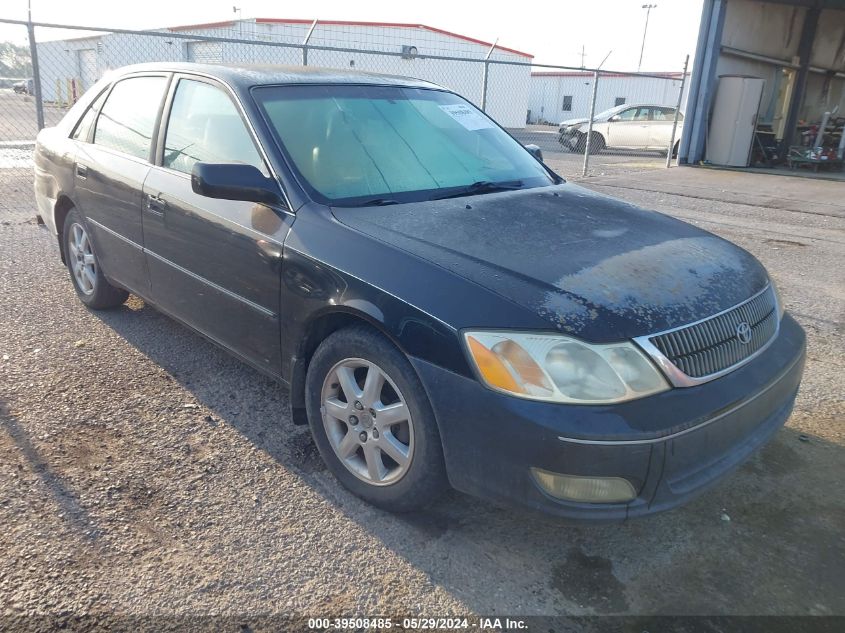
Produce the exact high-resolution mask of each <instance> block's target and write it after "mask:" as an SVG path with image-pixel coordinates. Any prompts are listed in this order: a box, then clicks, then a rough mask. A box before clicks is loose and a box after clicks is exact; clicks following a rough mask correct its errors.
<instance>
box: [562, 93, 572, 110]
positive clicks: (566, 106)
mask: <svg viewBox="0 0 845 633" xmlns="http://www.w3.org/2000/svg"><path fill="white" fill-rule="evenodd" d="M563 111H564V112H572V95H566V96H565V97H564V98H563Z"/></svg>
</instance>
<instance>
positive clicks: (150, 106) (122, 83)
mask: <svg viewBox="0 0 845 633" xmlns="http://www.w3.org/2000/svg"><path fill="white" fill-rule="evenodd" d="M168 79H169V76H168V75H167V74H165V73H162V74H149V75H141V76H131V77H127V78H124V79H121V80H119V81H117V82H116V83H115V84H114V85H113V86H112V88H111V91H110V92H109V93H108V95H107V96H106V97H105V102H104V103H103V105H102V108H100V109H99V112H97V113H96V121H95V122H94V127H93V130H92V131H91V132H89V133H88V135H89V136H88V138H89V140H90V141H91V142H82V143H79V144H78V146H77V152H76V162H75V165H74V171H75V192H74V194H75V197H76V203H77V205H78V207H79V208H80V211H81V212H82V214H83V216H85V219H86V223H87V224H88V228H89V230H90V233H91V235H92V239H93V242H94V248H95V249H96V251H97V256H98V258H99V260H100V265H101V266H102V269H103V273H104V274H105V275H106V277H108V278H109V279H111V280H112V281H114V282H116V283H117V284H119V285H121V286H123V287H125V288H127V289H129V290H132V291H134V292H137V293H139V294H141V295H146V294H147V292H148V290H149V280H148V276H147V272H146V265H145V263H144V254H143V242H144V240H143V231H142V227H141V202H142V198H141V190H142V187H143V184H144V179H145V178H146V177H147V173H148V172H149V171H150V158H151V154H152V149H153V136H154V130H155V129H156V122H157V120H158V118H159V117H160V115H161V107H162V103H163V101H164V96H165V93H166V91H167V83H168Z"/></svg>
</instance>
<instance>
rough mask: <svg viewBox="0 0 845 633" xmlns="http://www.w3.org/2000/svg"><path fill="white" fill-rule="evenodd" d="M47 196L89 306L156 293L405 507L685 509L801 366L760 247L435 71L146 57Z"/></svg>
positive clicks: (57, 173)
mask: <svg viewBox="0 0 845 633" xmlns="http://www.w3.org/2000/svg"><path fill="white" fill-rule="evenodd" d="M35 191H36V197H37V204H38V213H39V215H40V217H41V219H42V220H43V222H44V223H45V224H46V225H47V227H48V228H49V229H50V230H51V231H52V232H53V233H54V234H55V235H56V237H57V243H58V247H59V253H60V256H61V259H62V261H63V262H64V263H65V264H66V265H67V268H68V271H69V273H70V280H71V282H72V283H73V286H74V289H75V291H76V294H77V295H78V297H79V299H80V300H81V301H82V303H83V304H85V305H86V306H87V307H88V308H90V309H93V310H100V309H108V308H115V307H118V306H120V305H121V304H122V303H123V302H124V301H125V300H126V299H127V296H128V294H129V293H133V294H135V295H137V296H138V297H141V298H142V299H143V300H144V301H146V302H148V303H149V304H151V305H153V306H155V307H156V308H158V309H159V310H161V311H162V312H164V313H166V314H168V315H170V316H171V317H173V318H174V319H176V320H178V321H180V322H182V323H184V324H185V325H187V326H189V327H190V328H192V329H193V330H195V331H196V332H198V333H199V334H201V335H203V336H204V337H206V338H208V339H209V340H211V341H213V342H214V343H216V344H218V345H220V346H221V347H223V348H225V349H227V350H229V351H230V352H231V353H232V354H234V355H235V356H237V357H238V358H239V359H241V360H242V361H244V362H245V363H247V364H249V365H251V366H252V367H254V368H255V369H257V370H258V371H260V372H263V373H264V374H266V375H268V376H271V377H273V378H275V379H276V380H278V381H279V382H280V383H281V384H283V385H285V386H287V388H288V389H289V394H290V396H289V399H290V407H291V418H292V420H293V422H294V423H296V424H308V425H310V429H311V432H312V434H313V437H314V442H315V443H316V446H317V448H318V449H319V451H320V454H321V455H322V457H323V459H324V460H325V462H326V464H327V466H328V468H329V469H330V470H331V472H332V473H333V474H334V475H335V477H336V478H337V479H338V480H339V481H340V483H342V484H343V485H344V486H346V487H347V488H348V489H349V490H351V491H352V492H353V493H355V494H356V495H358V496H360V497H362V498H363V499H365V500H367V501H369V502H371V503H373V504H375V505H378V506H380V507H382V508H386V509H390V510H393V511H407V510H411V509H415V508H420V507H422V506H425V505H426V504H428V503H430V502H431V501H432V500H434V499H435V498H436V497H437V496H438V495H439V494H440V493H441V492H442V491H443V490H444V489H447V488H448V487H449V486H450V485H451V486H452V487H454V488H456V489H458V490H461V491H464V492H467V493H470V494H473V495H478V496H481V497H485V498H488V499H493V500H498V501H503V502H507V503H511V504H517V505H522V506H523V507H529V508H533V509H536V510H540V511H544V512H547V513H550V514H554V515H558V516H563V517H569V518H575V519H588V520H608V519H625V518H628V517H634V516H639V515H645V514H649V513H653V512H656V511H660V510H665V509H668V508H672V507H674V506H677V505H679V504H681V503H683V502H685V501H687V500H688V499H690V498H692V497H693V496H694V495H696V494H698V493H700V492H701V491H703V490H705V489H706V488H707V487H708V486H709V485H711V484H713V483H714V482H716V481H717V480H719V479H720V478H721V477H722V476H724V475H725V474H726V473H728V472H730V471H731V470H732V469H734V468H735V467H736V466H737V465H738V464H740V463H741V462H742V461H743V460H744V459H746V458H747V457H748V456H749V455H751V454H752V453H753V452H754V451H755V450H757V449H759V448H760V447H761V446H763V445H764V444H765V443H766V441H767V440H769V439H770V438H771V437H772V436H773V435H774V434H775V433H776V432H777V430H778V429H779V428H780V427H781V426H782V425H783V424H784V422H785V421H786V419H787V418H788V416H789V415H790V412H791V410H792V406H793V402H794V400H795V396H796V391H797V390H798V386H799V382H800V380H801V375H802V371H803V365H804V346H805V343H804V333H803V331H802V330H801V328H800V327H799V326H798V324H797V323H796V322H795V321H794V320H793V319H792V318H791V317H790V316H789V315H788V314H786V313H784V309H783V303H782V301H781V299H780V297H779V296H778V292H777V289H776V288H775V284H774V282H773V281H772V279H771V278H770V277H769V275H768V274H767V273H766V271H765V269H764V268H763V267H762V266H761V265H760V263H759V262H758V261H757V260H756V259H754V257H752V256H751V255H750V254H748V253H747V252H745V251H744V250H742V249H741V248H739V247H737V246H735V245H733V244H731V243H729V242H727V241H725V240H723V239H721V238H719V237H716V236H714V235H711V234H710V233H707V232H706V231H703V230H701V229H699V228H696V227H694V226H690V225H689V224H685V223H683V222H680V221H678V220H675V219H672V218H670V217H667V216H665V215H661V214H659V213H656V212H653V211H648V210H645V209H641V208H638V207H636V206H633V205H631V204H627V203H624V202H621V201H619V200H615V199H613V198H610V197H607V196H603V195H599V194H596V193H593V192H591V191H588V190H586V189H583V188H581V187H578V186H575V185H573V184H570V183H567V182H565V181H564V180H563V179H561V178H560V177H559V176H557V175H556V174H555V173H553V172H552V171H551V170H550V169H548V168H547V167H546V166H545V165H544V164H543V163H542V161H541V160H540V159H539V156H538V155H537V152H536V151H534V152H533V153H532V152H531V151H528V150H527V149H526V148H524V147H522V146H521V145H520V144H519V143H518V142H517V141H515V140H514V139H513V138H512V137H511V136H510V135H509V134H508V133H507V132H505V131H504V130H503V129H502V128H500V127H499V126H498V125H497V124H496V123H495V122H494V121H493V120H491V119H490V118H488V117H487V116H486V115H485V114H484V113H483V112H481V111H480V110H478V109H477V108H476V107H475V106H474V105H472V104H471V103H469V102H467V101H466V100H465V99H463V98H462V97H460V96H458V95H456V94H454V93H453V92H450V91H448V90H446V89H444V88H441V87H439V86H436V85H433V84H430V83H426V82H423V81H417V80H412V79H407V78H401V77H388V76H382V75H374V74H367V73H363V72H348V71H334V70H316V69H311V68H285V67H251V68H236V67H227V66H214V65H198V64H151V65H150V64H148V65H141V66H132V67H127V68H124V69H121V70H118V71H114V72H112V73H111V74H109V75H108V76H107V77H105V78H104V79H102V80H101V81H100V82H99V83H97V84H96V85H95V86H93V87H92V88H91V89H90V90H89V91H88V92H87V93H86V94H85V95H84V96H83V97H82V98H81V100H80V101H79V102H78V103H76V104H75V105H74V106H73V108H71V109H70V111H69V112H68V113H67V115H66V116H65V117H64V119H63V120H62V121H61V122H60V123H59V124H58V125H57V126H55V127H53V128H48V129H45V130H42V131H41V133H40V134H39V135H38V142H37V147H36V150H35ZM267 422H268V423H270V424H272V423H276V422H278V423H281V422H282V421H281V420H278V421H276V420H268V421H267Z"/></svg>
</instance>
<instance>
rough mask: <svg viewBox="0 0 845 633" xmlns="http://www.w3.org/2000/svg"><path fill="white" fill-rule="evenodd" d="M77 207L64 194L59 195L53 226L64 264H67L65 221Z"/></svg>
mask: <svg viewBox="0 0 845 633" xmlns="http://www.w3.org/2000/svg"><path fill="white" fill-rule="evenodd" d="M75 207H76V205H75V204H74V203H73V200H71V199H70V197H69V196H67V195H66V194H64V193H60V194H59V196H58V198H56V205H55V207H53V226H55V227H56V237H57V239H58V240H59V256H60V257H61V259H62V263H63V264H64V263H66V261H65V243H64V242H65V241H64V238H63V235H64V231H65V220H66V219H67V216H68V213H70V211H71V209H74V208H75Z"/></svg>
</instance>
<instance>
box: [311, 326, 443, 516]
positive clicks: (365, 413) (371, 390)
mask: <svg viewBox="0 0 845 633" xmlns="http://www.w3.org/2000/svg"><path fill="white" fill-rule="evenodd" d="M305 397H306V408H307V411H308V423H309V425H310V427H311V434H312V435H313V437H314V442H315V443H316V444H317V448H318V449H319V451H320V454H321V455H322V457H323V460H324V461H325V463H326V465H327V466H328V468H329V470H330V471H331V472H332V474H333V475H334V476H335V477H336V478H337V479H338V480H340V482H341V483H342V484H343V485H344V486H345V487H346V488H348V489H349V490H350V491H352V493H354V494H355V495H357V496H358V497H361V498H362V499H364V500H365V501H367V502H369V503H371V504H373V505H375V506H378V507H380V508H383V509H385V510H389V511H392V512H408V511H412V510H419V509H421V508H424V507H425V506H427V505H428V504H430V503H431V502H432V501H434V500H435V499H436V498H437V497H438V496H440V494H441V493H442V492H443V491H444V490H445V489H446V488H447V486H448V484H447V479H446V469H445V466H444V463H443V451H442V448H441V444H440V435H439V433H438V430H437V423H436V421H435V419H434V413H433V411H432V409H431V405H430V404H429V402H428V398H427V397H426V394H425V391H424V390H423V387H422V384H421V383H420V381H419V378H418V377H417V375H416V373H415V372H414V370H413V368H412V367H411V364H410V363H409V362H408V360H407V358H405V356H404V355H403V354H402V353H401V352H400V351H399V350H398V349H396V348H395V347H394V346H393V345H392V344H391V343H390V341H388V340H387V339H385V338H384V337H383V336H381V335H380V334H378V333H377V332H375V331H373V330H371V329H369V328H367V327H364V326H353V327H349V328H344V329H342V330H338V331H337V332H335V333H333V334H331V335H330V336H329V337H328V338H326V340H324V341H323V342H322V343H321V344H320V346H319V347H318V348H317V351H316V352H314V356H313V357H312V359H311V362H310V364H309V366H308V373H307V376H306V383H305Z"/></svg>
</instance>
